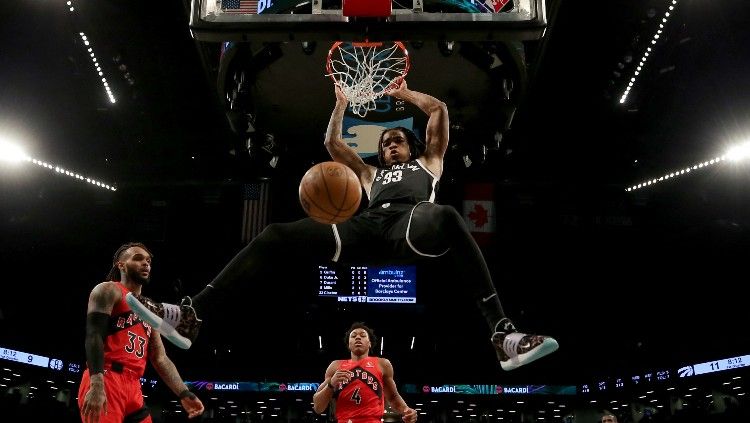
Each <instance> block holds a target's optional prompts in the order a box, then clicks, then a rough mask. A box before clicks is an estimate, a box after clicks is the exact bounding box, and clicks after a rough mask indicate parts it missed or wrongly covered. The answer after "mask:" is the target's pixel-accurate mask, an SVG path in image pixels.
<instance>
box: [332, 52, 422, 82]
mask: <svg viewBox="0 0 750 423" xmlns="http://www.w3.org/2000/svg"><path fill="white" fill-rule="evenodd" d="M391 42H392V43H393V44H395V45H396V46H398V48H400V49H401V50H402V51H403V52H404V57H405V58H406V68H405V69H404V74H403V75H402V76H400V77H398V78H396V79H394V80H393V81H392V82H391V84H390V85H389V86H392V85H395V86H398V85H399V84H400V83H401V81H402V80H403V79H404V78H406V75H407V74H408V73H409V69H411V58H410V57H409V50H407V49H406V46H405V45H404V43H403V42H401V41H391ZM344 43H349V44H351V45H353V46H355V47H379V46H382V45H383V44H385V43H386V41H376V42H373V41H364V42H363V41H356V42H355V41H352V42H348V41H336V42H334V43H333V45H332V46H331V48H330V49H328V57H327V58H326V72H328V75H329V77H330V78H331V80H332V81H333V83H334V84H336V83H337V81H336V78H334V76H333V68H332V67H331V57H332V56H333V52H334V51H335V50H336V49H337V48H338V47H339V46H340V45H341V44H344Z"/></svg>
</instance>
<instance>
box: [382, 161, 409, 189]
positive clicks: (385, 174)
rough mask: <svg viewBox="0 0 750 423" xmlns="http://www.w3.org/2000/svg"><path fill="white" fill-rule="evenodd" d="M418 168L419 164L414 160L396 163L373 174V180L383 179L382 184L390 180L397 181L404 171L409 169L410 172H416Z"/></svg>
mask: <svg viewBox="0 0 750 423" xmlns="http://www.w3.org/2000/svg"><path fill="white" fill-rule="evenodd" d="M419 169H420V167H419V165H417V164H416V163H414V162H408V163H396V164H394V165H393V166H391V167H389V168H385V169H380V170H379V171H378V174H377V175H376V176H375V182H380V181H383V185H386V184H390V183H391V182H399V181H401V180H402V179H403V177H404V171H409V170H411V171H412V172H416V171H418V170H419Z"/></svg>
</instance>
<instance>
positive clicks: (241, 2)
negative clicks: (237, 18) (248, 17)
mask: <svg viewBox="0 0 750 423" xmlns="http://www.w3.org/2000/svg"><path fill="white" fill-rule="evenodd" d="M221 11H222V12H224V13H246V14H253V15H254V14H257V13H258V0H221Z"/></svg>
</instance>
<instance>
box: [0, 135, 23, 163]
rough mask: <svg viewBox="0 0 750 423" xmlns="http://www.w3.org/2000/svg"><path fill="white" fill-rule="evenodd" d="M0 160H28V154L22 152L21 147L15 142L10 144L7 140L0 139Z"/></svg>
mask: <svg viewBox="0 0 750 423" xmlns="http://www.w3.org/2000/svg"><path fill="white" fill-rule="evenodd" d="M0 160H2V161H7V162H14V163H15V162H20V161H24V160H29V156H28V155H26V153H24V152H23V150H22V149H21V147H19V146H17V145H15V144H11V143H9V142H7V141H3V140H0Z"/></svg>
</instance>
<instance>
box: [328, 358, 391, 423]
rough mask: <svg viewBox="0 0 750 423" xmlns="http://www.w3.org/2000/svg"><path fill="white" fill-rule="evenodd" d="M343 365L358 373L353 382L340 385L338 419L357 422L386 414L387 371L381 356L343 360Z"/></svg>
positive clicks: (342, 421)
mask: <svg viewBox="0 0 750 423" xmlns="http://www.w3.org/2000/svg"><path fill="white" fill-rule="evenodd" d="M339 369H345V370H349V371H351V372H352V373H354V377H352V379H351V380H350V381H349V383H346V384H343V385H342V386H341V387H336V392H335V394H334V395H335V397H336V420H338V423H346V422H347V421H348V420H349V419H351V420H352V421H353V422H354V423H357V422H358V421H360V420H364V419H367V420H369V419H377V420H378V421H379V420H380V419H382V418H383V413H384V412H385V402H384V400H383V374H382V372H381V371H380V361H379V359H378V358H377V357H365V358H363V359H362V360H359V361H352V360H341V361H339Z"/></svg>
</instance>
